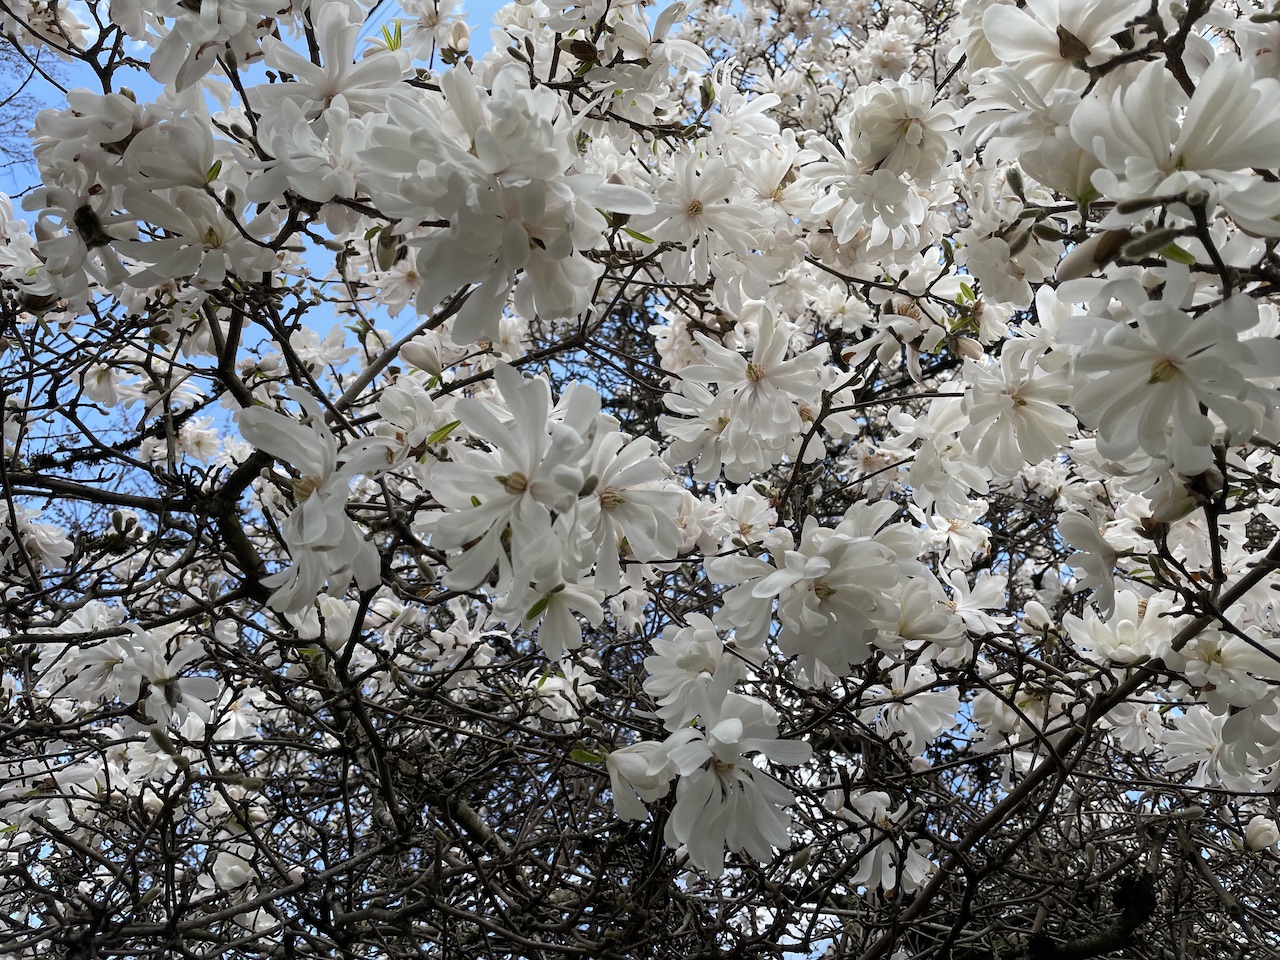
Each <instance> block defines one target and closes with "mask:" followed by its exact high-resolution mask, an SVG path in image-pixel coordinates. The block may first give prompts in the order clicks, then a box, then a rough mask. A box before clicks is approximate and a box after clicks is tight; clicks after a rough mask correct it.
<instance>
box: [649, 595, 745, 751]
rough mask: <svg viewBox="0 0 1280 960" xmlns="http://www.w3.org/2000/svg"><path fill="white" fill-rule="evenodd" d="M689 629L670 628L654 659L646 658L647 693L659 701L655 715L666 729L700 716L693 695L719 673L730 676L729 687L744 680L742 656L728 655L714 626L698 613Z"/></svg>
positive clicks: (655, 649) (658, 643)
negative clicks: (647, 672)
mask: <svg viewBox="0 0 1280 960" xmlns="http://www.w3.org/2000/svg"><path fill="white" fill-rule="evenodd" d="M687 619H688V621H689V625H688V626H687V627H679V628H677V627H674V626H669V627H667V628H666V629H665V630H664V631H663V634H662V637H661V638H660V639H655V640H654V641H653V655H652V656H648V657H645V658H644V668H645V669H646V670H647V671H649V676H648V678H647V679H646V680H645V682H644V689H645V692H646V693H648V694H649V696H651V697H653V698H654V699H655V700H657V701H658V704H659V709H658V710H657V711H656V712H657V714H658V716H659V717H661V718H662V721H663V723H664V724H665V725H666V728H667V729H668V730H671V731H673V732H674V731H677V730H679V729H680V728H681V727H685V726H688V724H689V723H690V721H692V720H693V719H694V718H695V717H696V716H697V715H698V709H699V708H698V701H697V699H696V698H695V697H694V691H695V690H696V689H697V688H698V687H700V686H706V685H707V684H709V683H711V681H712V679H713V678H714V677H715V676H716V675H717V674H720V673H728V674H729V686H732V685H733V684H735V683H737V682H738V681H739V680H740V679H742V676H743V673H744V669H743V667H744V664H743V660H742V658H741V657H740V656H735V655H734V654H732V653H730V652H728V651H727V650H726V649H725V645H724V641H723V640H721V639H720V635H719V634H718V633H717V632H716V628H715V625H714V624H713V623H712V622H711V621H710V620H709V619H708V618H707V617H704V616H702V615H700V614H697V613H692V614H689V616H688V617H687Z"/></svg>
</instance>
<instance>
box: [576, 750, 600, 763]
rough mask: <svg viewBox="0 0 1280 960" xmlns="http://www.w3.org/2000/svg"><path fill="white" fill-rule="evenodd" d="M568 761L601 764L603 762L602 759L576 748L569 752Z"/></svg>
mask: <svg viewBox="0 0 1280 960" xmlns="http://www.w3.org/2000/svg"><path fill="white" fill-rule="evenodd" d="M569 759H570V760H576V761H578V763H603V762H604V757H600V756H597V755H596V754H594V753H590V752H588V751H586V750H582V749H579V748H576V747H575V748H574V749H573V750H570V751H569Z"/></svg>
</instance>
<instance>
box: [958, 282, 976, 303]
mask: <svg viewBox="0 0 1280 960" xmlns="http://www.w3.org/2000/svg"><path fill="white" fill-rule="evenodd" d="M976 299H978V298H977V297H975V296H974V295H973V287H971V286H969V285H968V284H967V283H965V282H964V281H961V283H960V302H961V303H968V302H969V301H971V300H976Z"/></svg>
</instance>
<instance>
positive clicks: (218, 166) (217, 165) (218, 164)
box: [204, 160, 222, 183]
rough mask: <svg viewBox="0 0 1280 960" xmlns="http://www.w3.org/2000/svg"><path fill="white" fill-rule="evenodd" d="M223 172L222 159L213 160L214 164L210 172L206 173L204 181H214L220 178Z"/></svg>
mask: <svg viewBox="0 0 1280 960" xmlns="http://www.w3.org/2000/svg"><path fill="white" fill-rule="evenodd" d="M221 172H222V161H221V160H215V161H213V166H212V167H210V168H209V172H208V173H206V174H205V175H204V182H205V183H213V181H215V180H217V179H218V174H220V173H221Z"/></svg>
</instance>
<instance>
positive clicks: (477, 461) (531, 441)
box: [430, 364, 600, 593]
mask: <svg viewBox="0 0 1280 960" xmlns="http://www.w3.org/2000/svg"><path fill="white" fill-rule="evenodd" d="M494 379H495V380H496V382H497V384H498V389H499V391H500V394H501V397H502V399H503V401H504V402H505V405H506V408H507V410H508V411H510V415H511V418H512V419H511V421H510V422H509V423H504V422H502V421H501V420H499V419H498V417H496V416H495V415H494V413H493V412H492V411H491V410H490V409H489V407H488V406H486V405H485V404H483V403H481V402H480V401H478V400H473V399H471V398H463V399H460V400H458V401H457V405H456V408H455V410H456V413H457V416H458V418H459V419H460V420H461V421H462V423H463V425H464V426H465V427H466V429H467V431H468V432H469V433H470V434H471V436H472V437H474V438H476V439H477V440H484V441H486V442H487V443H488V444H489V445H490V449H488V450H484V449H478V448H471V447H464V446H462V445H460V444H451V445H450V450H451V453H452V456H453V459H452V460H450V461H449V462H446V463H442V464H440V465H439V466H437V467H436V468H435V469H434V470H433V471H432V474H431V484H430V485H431V492H432V494H433V495H434V496H435V497H436V499H437V500H439V501H440V502H441V503H443V504H444V505H445V506H446V507H448V508H449V509H450V512H449V513H447V514H446V515H445V516H443V517H441V518H440V520H439V521H438V523H437V525H436V530H435V533H434V534H433V536H432V542H433V543H434V544H435V545H436V546H439V547H442V548H445V549H456V548H465V552H463V553H462V554H461V556H460V557H457V558H456V559H455V560H454V562H453V570H452V572H451V573H450V574H449V576H448V579H447V582H448V583H449V584H450V585H451V586H454V587H457V588H458V589H464V590H465V589H470V588H471V587H474V586H476V585H477V584H479V583H480V582H481V581H482V580H484V579H485V578H487V577H488V576H489V574H490V573H491V571H492V570H493V569H494V567H495V566H497V567H498V568H499V570H500V576H501V581H502V583H503V584H504V589H506V587H508V586H510V585H511V584H512V582H513V581H514V582H515V584H516V586H517V588H518V590H519V592H521V593H522V592H523V589H524V587H525V585H527V584H528V583H529V582H531V581H535V580H547V581H552V582H554V581H556V580H558V579H559V577H560V565H561V562H562V555H561V554H562V549H563V548H562V546H561V544H560V538H559V537H558V536H557V535H556V533H554V532H553V530H552V522H553V519H554V515H555V514H558V513H562V512H566V511H569V510H571V509H572V508H573V506H574V505H575V504H576V503H577V500H578V495H579V494H580V493H581V491H582V488H583V486H584V485H585V483H586V478H587V475H586V467H587V463H588V461H587V457H588V456H589V454H590V447H591V442H592V438H593V436H594V432H595V429H596V415H597V413H598V412H599V409H600V396H599V394H597V393H596V392H595V391H594V390H592V389H590V388H588V387H583V386H577V387H575V388H574V389H572V390H571V391H570V393H569V395H568V401H569V403H568V408H567V413H566V417H565V419H564V420H561V421H553V420H551V389H550V387H549V386H548V385H547V382H546V381H545V380H541V379H533V380H525V379H524V378H523V377H521V376H520V374H519V373H517V372H516V371H515V370H513V369H512V368H511V367H509V366H507V365H505V364H499V365H498V366H497V367H496V368H495V370H494ZM508 530H510V532H511V533H510V543H509V545H507V546H504V544H503V535H504V534H505V533H506V532H507V531H508Z"/></svg>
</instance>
